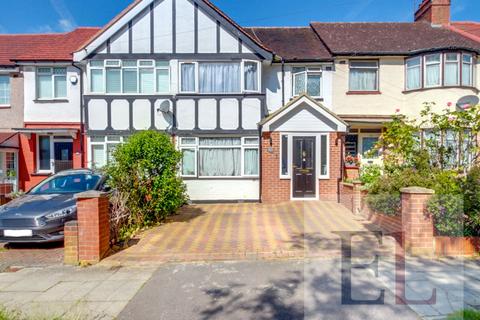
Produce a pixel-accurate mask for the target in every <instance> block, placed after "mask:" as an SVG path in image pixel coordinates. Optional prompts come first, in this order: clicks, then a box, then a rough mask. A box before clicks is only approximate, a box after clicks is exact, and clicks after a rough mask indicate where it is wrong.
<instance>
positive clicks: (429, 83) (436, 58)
mask: <svg viewBox="0 0 480 320" xmlns="http://www.w3.org/2000/svg"><path fill="white" fill-rule="evenodd" d="M441 66H442V64H441V55H440V54H439V53H437V54H430V55H427V56H425V87H427V88H428V87H438V86H440V83H441Z"/></svg>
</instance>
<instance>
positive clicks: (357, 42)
mask: <svg viewBox="0 0 480 320" xmlns="http://www.w3.org/2000/svg"><path fill="white" fill-rule="evenodd" d="M451 26H452V24H450V1H448V0H425V1H423V2H422V4H421V5H420V7H419V8H418V11H417V12H416V13H415V22H411V23H321V22H318V23H317V22H313V23H311V24H310V25H309V26H306V27H298V28H271V27H268V28H264V27H249V28H245V27H241V26H239V25H238V24H236V23H235V22H234V21H233V20H232V19H231V18H229V17H228V16H227V15H226V14H225V13H223V12H222V11H220V10H219V9H218V8H217V7H216V6H214V5H213V4H212V3H211V2H210V1H207V0H137V1H134V2H133V3H132V4H131V5H130V6H129V7H128V8H126V9H125V10H124V11H123V12H121V13H120V14H119V15H118V16H117V17H115V18H114V19H113V20H112V21H111V22H110V23H109V24H108V25H106V26H105V27H104V28H102V29H100V30H96V29H83V31H82V34H84V35H85V37H84V39H83V41H81V42H80V43H77V42H75V44H77V46H76V47H75V48H74V49H72V50H71V51H70V52H69V54H70V56H69V57H68V59H70V60H69V61H68V62H67V60H68V59H66V60H62V61H61V65H60V64H58V61H57V62H55V59H54V58H51V59H50V61H47V62H49V63H45V61H41V63H40V62H39V61H35V59H30V60H29V61H28V63H30V64H31V65H30V66H29V67H28V68H26V67H27V66H26V65H25V62H22V61H25V60H24V59H23V60H22V59H17V60H15V59H13V61H12V62H14V66H21V67H22V68H24V69H23V77H24V79H25V81H24V83H25V98H24V102H25V106H24V107H25V112H24V115H25V123H26V125H25V126H24V128H19V129H17V132H19V133H21V136H23V137H28V138H29V139H30V140H29V139H27V138H23V139H21V145H22V146H21V149H22V151H23V150H24V149H25V147H24V145H29V148H30V149H31V150H36V154H37V155H38V156H37V159H35V157H33V158H32V157H31V156H30V159H31V160H32V161H25V162H26V163H31V165H30V166H29V167H28V166H26V168H25V170H26V171H27V172H28V175H30V176H35V175H37V174H39V173H43V174H48V173H51V172H54V171H56V170H60V169H61V165H60V164H65V163H66V162H64V161H70V159H71V158H70V154H73V156H72V157H73V158H72V159H73V160H72V163H71V165H70V163H68V166H73V167H77V166H90V167H101V166H103V165H105V164H106V163H107V162H108V161H109V158H110V154H111V151H112V150H113V149H114V148H115V146H117V145H118V144H119V143H122V142H123V141H125V140H126V139H128V137H129V135H131V134H132V133H134V132H136V131H139V130H148V129H153V130H159V131H162V132H166V133H168V134H170V135H171V136H172V137H173V139H174V141H175V143H176V144H177V146H178V148H179V149H180V150H181V151H182V152H183V161H182V167H181V169H180V173H179V174H181V176H182V177H183V178H184V180H185V182H186V184H187V187H188V192H189V195H190V198H191V199H192V200H194V201H265V202H271V201H288V200H310V199H328V200H336V199H337V195H338V188H339V183H340V181H341V179H342V177H343V174H344V158H345V156H346V155H347V154H351V155H357V154H362V155H364V157H363V160H362V161H365V162H375V161H380V160H378V159H376V158H377V157H375V156H374V157H373V158H368V157H366V156H367V154H368V151H369V150H371V149H372V148H373V146H374V145H375V143H376V141H377V140H378V138H379V136H380V134H381V131H382V128H383V127H384V124H385V123H386V122H388V121H390V120H391V118H392V115H393V114H395V113H396V112H401V113H403V114H406V115H410V116H418V114H419V112H420V110H421V109H422V105H423V103H424V102H435V103H436V110H437V111H439V110H442V109H445V108H447V107H449V108H455V107H456V106H457V105H458V106H460V105H463V104H466V103H478V92H479V91H478V88H479V86H480V76H479V75H478V72H477V68H478V54H479V52H480V43H479V42H478V41H476V40H475V39H473V38H472V37H467V36H466V35H464V34H462V33H460V32H457V31H456V30H453V29H452V28H451ZM87 30H88V31H87ZM77 32H80V31H78V30H77ZM87 34H88V35H87ZM79 38H80V37H77V38H76V39H77V40H78V39H79ZM72 45H73V42H72ZM39 52H40V51H39ZM44 53H45V54H46V55H47V57H45V59H46V60H48V54H49V52H48V51H46V50H45V51H44ZM72 53H73V55H71V54H72ZM66 56H67V55H65V57H66ZM52 57H56V56H52ZM57 59H58V58H57ZM51 62H55V63H53V64H52V63H51ZM65 84H66V85H67V89H65ZM57 85H58V86H59V87H58V88H57ZM60 86H61V88H60ZM59 88H60V89H59ZM32 90H33V91H32ZM65 90H67V92H68V93H69V94H71V97H70V96H69V98H65V95H66V93H65ZM27 92H36V95H37V96H35V95H32V94H27ZM44 94H45V95H48V98H47V99H45V101H38V100H43V99H38V98H42V97H43V95H44ZM39 95H40V96H39ZM56 95H58V96H56ZM55 106H57V107H60V109H61V111H60V110H57V111H55V110H54V109H52V108H55ZM65 110H72V113H71V114H70V115H71V117H66V118H62V117H61V116H60V115H61V114H62V112H63V111H65ZM80 110H81V111H80ZM31 122H34V123H35V126H34V127H33V125H32V124H31ZM43 122H45V123H50V124H48V125H45V126H47V127H46V128H44V127H43V126H44V124H43ZM51 122H58V125H55V126H53V125H51ZM34 136H37V138H36V139H37V140H36V141H37V142H36V145H35V142H32V141H33V140H32V139H34V138H32V137H34ZM43 137H45V138H43ZM77 139H78V143H77V142H76V141H77ZM67 140H68V141H67ZM70 141H72V142H70ZM64 143H67V144H68V143H72V146H71V147H70V144H69V145H68V148H67V145H66V144H64ZM62 146H63V147H62ZM35 147H36V149H35ZM70 148H73V149H74V150H73V151H70ZM64 150H66V151H64ZM27 151H28V150H27ZM57 151H58V152H57ZM27 154H28V153H27ZM67 155H68V156H67ZM48 156H49V157H48ZM28 157H29V156H24V158H28ZM75 157H78V160H75V159H76V158H75ZM45 159H48V162H47V160H45ZM82 159H83V160H82ZM65 165H66V164H65ZM20 175H21V176H22V174H20ZM31 180H32V179H31ZM24 185H25V186H26V185H27V184H24Z"/></svg>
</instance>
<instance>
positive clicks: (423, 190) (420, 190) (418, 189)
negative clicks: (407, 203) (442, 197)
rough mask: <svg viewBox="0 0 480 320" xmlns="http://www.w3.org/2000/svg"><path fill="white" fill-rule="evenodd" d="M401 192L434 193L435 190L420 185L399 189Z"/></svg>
mask: <svg viewBox="0 0 480 320" xmlns="http://www.w3.org/2000/svg"><path fill="white" fill-rule="evenodd" d="M400 192H401V193H409V194H435V191H434V190H432V189H427V188H422V187H408V188H402V189H400Z"/></svg>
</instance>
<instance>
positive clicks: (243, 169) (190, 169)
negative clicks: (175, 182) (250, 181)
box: [179, 137, 259, 178]
mask: <svg viewBox="0 0 480 320" xmlns="http://www.w3.org/2000/svg"><path fill="white" fill-rule="evenodd" d="M258 143H259V139H258V137H199V138H196V137H195V138H193V137H180V138H179V148H180V150H181V151H182V153H183V160H182V167H181V174H182V176H183V177H224V178H228V177H249V176H252V177H257V176H258V175H259V147H258Z"/></svg>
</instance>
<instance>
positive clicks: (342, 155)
mask: <svg viewBox="0 0 480 320" xmlns="http://www.w3.org/2000/svg"><path fill="white" fill-rule="evenodd" d="M348 130H349V128H347V131H348ZM345 137H346V133H345V134H342V136H341V137H340V138H339V139H337V143H338V142H339V141H340V178H338V181H337V202H338V203H340V184H341V183H342V181H343V170H344V168H345Z"/></svg>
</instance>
